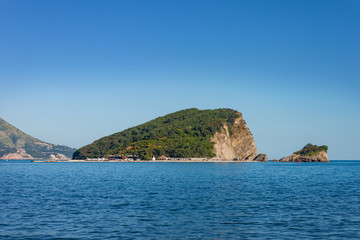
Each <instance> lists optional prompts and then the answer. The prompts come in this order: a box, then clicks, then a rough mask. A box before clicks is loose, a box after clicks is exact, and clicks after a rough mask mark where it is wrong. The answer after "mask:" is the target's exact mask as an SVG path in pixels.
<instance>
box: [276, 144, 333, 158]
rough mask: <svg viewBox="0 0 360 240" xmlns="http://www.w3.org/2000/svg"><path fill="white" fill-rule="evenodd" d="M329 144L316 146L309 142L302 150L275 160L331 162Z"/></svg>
mask: <svg viewBox="0 0 360 240" xmlns="http://www.w3.org/2000/svg"><path fill="white" fill-rule="evenodd" d="M327 151H328V146H326V145H323V146H316V145H312V144H311V143H308V144H307V145H306V146H305V147H303V148H302V149H301V150H299V151H296V152H294V153H293V154H291V155H289V156H286V157H283V158H281V159H280V160H273V161H274V162H329V159H328V157H327Z"/></svg>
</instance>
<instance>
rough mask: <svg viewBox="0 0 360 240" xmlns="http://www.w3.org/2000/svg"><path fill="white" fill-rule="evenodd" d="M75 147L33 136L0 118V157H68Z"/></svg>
mask: <svg viewBox="0 0 360 240" xmlns="http://www.w3.org/2000/svg"><path fill="white" fill-rule="evenodd" d="M75 150H76V149H74V148H70V147H66V146H61V145H55V144H50V143H46V142H43V141H40V140H38V139H36V138H33V137H31V136H29V135H27V134H26V133H24V132H22V131H20V130H19V129H17V128H15V127H14V126H12V125H11V124H9V123H7V122H6V121H4V120H3V119H1V118H0V158H2V159H33V158H42V159H68V158H70V157H71V156H72V154H73V152H74V151H75Z"/></svg>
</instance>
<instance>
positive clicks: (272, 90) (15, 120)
mask: <svg viewBox="0 0 360 240" xmlns="http://www.w3.org/2000/svg"><path fill="white" fill-rule="evenodd" d="M359 12H360V1H275V0H274V1H256V0H255V1H220V0H219V1H205V0H203V1H185V0H182V1H176V0H174V1H133V0H132V1H111V0H107V1H88V0H86V1H79V0H78V1H66V0H65V1H64V0H62V1H35V0H34V1H30V0H24V1H20V0H15V1H14V0H2V1H0V84H1V85H0V87H1V94H0V117H2V118H4V119H5V120H6V121H8V122H9V123H11V124H13V125H14V126H16V127H18V128H19V129H21V130H22V131H24V132H26V133H28V134H30V135H32V136H34V137H37V138H39V139H41V140H44V141H47V142H51V143H56V144H62V145H69V146H72V147H81V146H84V145H86V144H89V143H91V142H93V141H94V140H96V139H98V138H100V137H103V136H106V135H109V134H112V133H114V132H118V131H121V130H124V129H126V128H129V127H132V126H135V125H137V124H140V123H143V122H146V121H148V120H151V119H153V118H156V117H158V116H161V115H165V114H168V113H171V112H174V111H177V110H181V109H185V108H190V107H196V108H199V109H214V108H233V109H236V110H238V111H240V112H242V113H243V115H244V117H245V120H246V122H247V124H248V126H249V128H250V130H251V131H252V133H253V135H254V138H255V142H256V145H257V147H258V150H259V152H264V153H267V154H268V155H269V157H270V158H280V157H282V156H285V155H288V154H289V153H292V152H293V151H295V150H298V149H299V148H301V147H302V146H304V145H305V144H307V143H308V142H311V143H313V144H317V145H322V144H326V145H328V146H329V157H330V159H360V154H359V152H358V148H359V146H360V139H359V136H360V128H359V126H358V124H359V122H360V96H359V94H358V92H359V89H360V88H359V87H360V86H359V85H360V44H359V43H360V31H359V25H360V15H359V14H358V13H359Z"/></svg>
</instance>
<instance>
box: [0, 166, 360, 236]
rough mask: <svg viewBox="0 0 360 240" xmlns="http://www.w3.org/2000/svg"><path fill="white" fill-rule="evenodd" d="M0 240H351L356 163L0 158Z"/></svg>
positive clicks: (357, 189) (357, 227) (359, 187)
mask: <svg viewBox="0 0 360 240" xmlns="http://www.w3.org/2000/svg"><path fill="white" fill-rule="evenodd" d="M0 182H1V187H0V239H357V238H360V161H332V162H330V163H300V164H297V163H273V162H269V163H31V162H29V161H9V162H5V161H0Z"/></svg>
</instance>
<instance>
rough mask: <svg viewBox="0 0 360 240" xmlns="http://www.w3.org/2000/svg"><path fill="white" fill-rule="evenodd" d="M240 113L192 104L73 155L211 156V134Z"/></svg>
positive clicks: (105, 138)
mask: <svg viewBox="0 0 360 240" xmlns="http://www.w3.org/2000/svg"><path fill="white" fill-rule="evenodd" d="M240 114H241V113H239V112H237V111H235V110H232V109H216V110H198V109H196V108H191V109H187V110H182V111H178V112H175V113H172V114H169V115H166V116H163V117H159V118H156V119H154V120H152V121H149V122H147V123H144V124H142V125H139V126H136V127H132V128H129V129H127V130H124V131H122V132H118V133H115V134H113V135H110V136H107V137H104V138H101V139H99V140H97V141H95V142H94V143H92V144H90V145H87V146H85V147H82V148H80V149H79V150H77V151H76V152H75V153H74V155H73V158H74V159H86V158H97V157H106V156H108V155H120V156H121V155H135V156H138V157H139V158H141V159H151V157H152V156H160V155H165V156H168V157H213V156H215V154H214V152H213V143H212V142H210V138H211V136H213V135H214V133H215V132H217V131H220V130H221V128H222V126H223V124H224V123H225V122H227V124H229V125H232V124H233V123H234V121H235V119H236V118H237V117H238V116H239V115H240Z"/></svg>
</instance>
